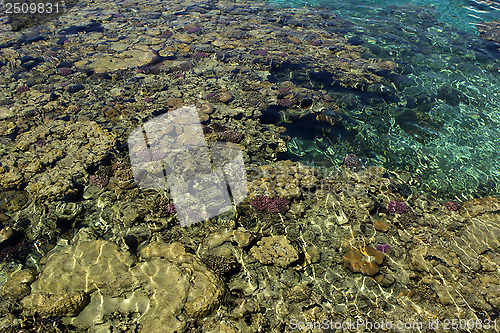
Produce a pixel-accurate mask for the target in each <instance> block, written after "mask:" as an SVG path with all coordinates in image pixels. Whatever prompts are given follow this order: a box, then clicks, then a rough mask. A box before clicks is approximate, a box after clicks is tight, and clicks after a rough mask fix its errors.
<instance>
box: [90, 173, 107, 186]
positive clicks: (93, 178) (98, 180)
mask: <svg viewBox="0 0 500 333" xmlns="http://www.w3.org/2000/svg"><path fill="white" fill-rule="evenodd" d="M89 180H90V182H91V183H92V184H93V185H95V186H97V187H100V188H103V187H105V186H106V185H108V182H109V179H108V178H106V177H103V176H98V175H90V176H89Z"/></svg>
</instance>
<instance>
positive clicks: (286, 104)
mask: <svg viewBox="0 0 500 333" xmlns="http://www.w3.org/2000/svg"><path fill="white" fill-rule="evenodd" d="M278 104H279V105H281V106H283V107H285V108H287V107H290V106H292V105H293V101H292V100H291V99H289V98H282V99H278Z"/></svg>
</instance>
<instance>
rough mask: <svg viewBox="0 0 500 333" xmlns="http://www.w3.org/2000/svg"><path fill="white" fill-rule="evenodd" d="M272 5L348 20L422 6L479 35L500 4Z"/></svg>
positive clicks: (308, 1) (429, 0)
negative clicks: (323, 11) (331, 12)
mask: <svg viewBox="0 0 500 333" xmlns="http://www.w3.org/2000/svg"><path fill="white" fill-rule="evenodd" d="M269 3H270V4H271V5H275V6H285V7H302V6H304V7H322V8H329V9H332V10H334V11H335V12H336V13H337V14H338V15H339V16H341V17H343V18H346V19H353V20H355V19H359V20H377V19H378V20H385V19H386V18H387V17H386V16H385V13H384V8H388V7H395V6H419V7H425V8H428V9H431V10H434V11H435V13H436V19H437V20H438V21H439V22H443V23H447V24H451V25H453V26H455V27H456V28H458V29H460V30H464V31H468V32H471V33H475V29H474V26H473V25H474V24H475V23H480V22H483V21H491V20H495V19H496V20H498V19H499V16H500V2H498V1H495V0H487V1H472V0H469V1H467V0H449V1H445V0H440V1H433V0H420V1H404V0H391V1H373V0H372V1H360V0H354V1H338V0H337V1H331V0H272V1H269Z"/></svg>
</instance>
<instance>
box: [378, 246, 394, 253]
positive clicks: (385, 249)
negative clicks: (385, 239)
mask: <svg viewBox="0 0 500 333" xmlns="http://www.w3.org/2000/svg"><path fill="white" fill-rule="evenodd" d="M390 249H391V246H390V245H388V244H385V245H377V250H378V251H380V252H382V253H387V251H389V250H390Z"/></svg>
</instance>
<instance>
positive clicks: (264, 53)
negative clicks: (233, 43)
mask: <svg viewBox="0 0 500 333" xmlns="http://www.w3.org/2000/svg"><path fill="white" fill-rule="evenodd" d="M254 54H256V55H261V56H265V55H266V54H267V50H264V49H260V50H257V51H255V52H254Z"/></svg>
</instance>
